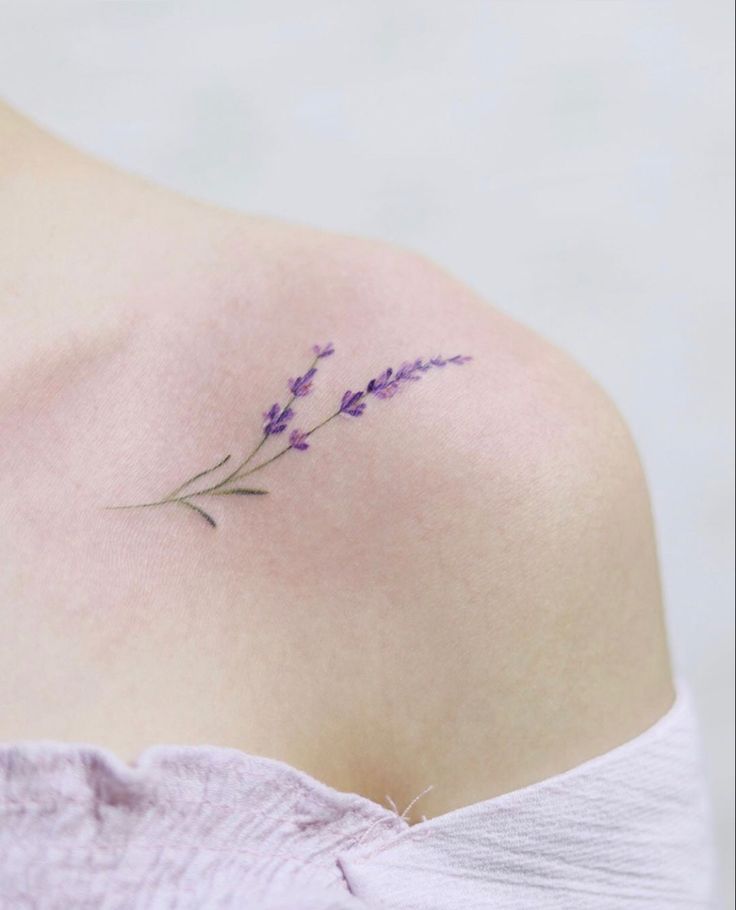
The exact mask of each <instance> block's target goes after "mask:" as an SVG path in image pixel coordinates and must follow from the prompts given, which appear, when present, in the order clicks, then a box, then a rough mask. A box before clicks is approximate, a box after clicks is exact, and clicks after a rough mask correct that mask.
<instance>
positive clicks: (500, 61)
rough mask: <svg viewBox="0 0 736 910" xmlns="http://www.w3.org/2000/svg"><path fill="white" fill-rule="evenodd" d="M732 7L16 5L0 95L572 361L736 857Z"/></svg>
mask: <svg viewBox="0 0 736 910" xmlns="http://www.w3.org/2000/svg"><path fill="white" fill-rule="evenodd" d="M731 7H732V4H731V3H730V2H726V0H723V2H720V0H710V2H708V0H690V2H672V0H545V2H534V0H517V2H509V0H504V2H498V0H497V2H492V0H491V2H488V0H486V2H482V0H467V2H463V0H460V2H458V0H454V2H444V0H423V2H405V0H372V2H370V3H369V2H365V0H362V2H352V3H338V2H327V0H313V2H309V3H305V2H298V0H283V2H268V3H266V2H261V3H254V2H214V3H213V2H208V3H198V4H189V3H156V2H128V3H102V2H97V3H84V4H79V3H77V4H71V3H62V4H51V3H47V4H43V3H35V4H20V3H18V4H14V5H8V4H5V5H3V6H2V8H0V92H2V93H4V94H5V96H6V97H7V99H8V100H9V101H11V103H14V104H16V105H17V106H18V107H20V108H21V109H22V110H24V111H26V112H27V113H29V114H30V115H32V116H34V117H35V118H37V119H38V120H40V121H41V122H42V123H44V124H46V125H47V126H49V127H51V128H53V129H55V130H56V131H58V132H59V133H60V134H62V135H63V136H65V137H67V138H69V139H70V140H71V141H73V142H74V143H76V144H78V145H80V146H82V147H84V148H86V149H89V150H91V151H93V152H96V153H98V154H100V155H102V156H104V157H105V158H108V159H111V160H112V161H114V162H117V163H118V164H120V165H122V166H123V167H125V168H130V169H133V170H136V171H139V172H141V173H143V174H146V175H148V176H150V177H151V178H153V179H154V180H156V181H159V182H161V183H164V184H167V185H168V186H170V187H173V188H176V189H179V190H183V191H186V192H187V193H190V194H194V195H197V196H200V197H204V198H206V199H210V200H213V201H216V202H219V203H223V204H225V205H228V206H233V207H237V208H242V209H244V210H247V211H255V212H263V213H268V214H271V215H275V216H279V217H284V218H287V219H293V220H297V221H301V222H307V223H312V224H315V225H321V226H326V227H330V228H334V229H337V230H341V231H348V232H352V233H361V234H369V235H375V236H379V237H384V238H387V239H390V240H393V241H396V242H398V243H401V244H405V245H408V246H410V247H414V248H416V249H418V250H421V251H423V252H424V253H426V254H428V255H430V256H431V257H433V258H434V259H436V260H437V261H439V262H440V263H442V264H444V265H445V266H447V267H449V268H450V269H451V270H453V271H454V272H455V273H456V274H457V275H459V276H460V277H462V278H464V279H465V280H466V281H468V282H469V283H470V284H472V285H473V286H475V288H476V289H478V290H479V291H480V292H481V293H482V294H483V295H484V296H485V297H486V298H488V299H489V300H491V301H493V302H494V303H495V304H496V305H498V306H500V307H501V308H502V309H504V310H506V311H507V312H509V313H511V314H513V315H514V316H516V317H518V318H519V319H520V320H522V321H524V322H526V323H528V324H530V325H532V326H534V327H535V328H537V329H538V330H540V331H541V332H543V333H544V334H546V335H547V336H548V337H550V338H552V339H553V340H555V341H556V342H558V343H559V344H560V345H561V346H562V347H564V348H566V349H567V350H568V351H570V352H571V353H573V354H574V355H575V356H576V357H577V358H578V360H580V361H581V362H582V363H583V364H585V366H587V368H588V369H589V370H590V371H591V372H592V373H593V374H594V375H595V376H596V377H598V378H599V379H600V380H601V381H602V383H603V384H604V385H605V386H606V387H607V388H608V389H609V391H610V392H611V393H612V394H613V396H614V398H615V399H616V400H617V402H618V404H619V406H620V407H621V409H622V411H623V412H624V414H625V415H626V417H627V418H628V420H629V422H630V424H631V425H632V427H633V430H634V432H635V435H636V437H637V439H638V442H639V445H640V448H641V451H642V454H643V458H644V462H645V465H646V467H647V470H648V473H649V477H650V482H651V487H652V493H653V498H654V505H655V511H656V517H657V520H658V527H659V537H660V546H661V555H662V564H663V571H664V580H665V586H666V594H667V606H668V613H669V621H670V629H671V638H672V644H673V648H674V653H675V657H676V661H677V665H678V667H679V669H680V671H681V673H682V674H683V675H684V676H686V677H687V678H688V679H689V680H690V682H691V684H692V686H693V687H694V691H695V694H696V697H697V700H698V703H699V707H700V711H701V716H702V720H703V726H704V733H705V741H706V747H707V759H708V763H709V769H710V774H711V780H712V788H713V793H714V797H715V806H716V811H717V816H718V825H719V836H720V841H721V845H722V849H723V855H724V876H725V878H726V880H727V884H726V886H725V887H726V894H727V895H729V894H732V893H733V892H732V888H733V885H732V875H731V872H730V871H729V866H730V867H731V868H732V859H731V860H727V859H725V857H727V856H729V855H730V856H731V857H732V856H733V846H732V835H731V833H730V832H731V825H732V818H733V788H732V785H731V769H732V767H733V745H732V744H733V695H732V692H733V690H732V687H731V685H732V684H731V678H732V676H731V674H732V670H731V668H732V661H733V635H734V623H733V613H732V604H733V582H732V577H733V574H732V570H733V562H732V553H733V531H732V528H733V513H732V505H731V504H732V501H733V495H732V490H733V487H732V480H731V477H732V467H733V438H732V429H731V422H730V415H731V414H732V412H733V398H732V382H731V374H730V364H731V362H732V356H733V348H732V344H733V307H732V300H733V286H732V265H731V263H732V259H731V252H730V251H731V249H732V247H733V228H732V203H731V199H732V194H733V186H732V178H731V176H730V175H731V170H732V164H731V159H732V153H733V149H732V139H731V136H732V129H733V118H732V113H731V111H732V103H733V99H732V87H731V85H730V78H729V75H730V68H731V66H732V45H731V35H732V34H733V26H732V24H731V18H732V12H731Z"/></svg>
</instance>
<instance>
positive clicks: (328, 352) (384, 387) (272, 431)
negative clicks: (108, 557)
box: [108, 342, 472, 527]
mask: <svg viewBox="0 0 736 910" xmlns="http://www.w3.org/2000/svg"><path fill="white" fill-rule="evenodd" d="M334 353H335V348H334V346H333V344H332V342H328V343H327V344H324V345H318V344H315V345H314V346H313V347H312V354H313V356H314V359H313V361H312V363H311V364H310V366H309V367H308V369H307V370H306V372H305V373H304V374H303V375H302V376H297V377H296V378H291V379H289V381H288V383H287V385H288V388H289V391H290V392H291V396H290V397H289V399H288V400H287V401H286V404H285V405H284V406H283V407H282V406H281V405H280V404H279V403H278V402H276V403H275V404H273V405H271V407H270V408H269V409H268V411H266V412H264V414H263V418H264V424H263V430H262V435H261V439H260V441H259V442H258V443H257V444H256V446H255V447H254V448H253V450H252V451H251V452H250V454H249V455H247V456H246V457H245V458H244V459H243V461H241V462H240V464H239V465H237V466H236V467H235V468H233V469H232V470H231V471H230V472H229V473H228V474H227V476H226V477H224V478H222V479H221V480H220V481H218V482H217V483H215V484H212V485H211V486H208V487H205V488H204V489H200V490H196V491H194V492H185V490H187V488H188V487H191V486H192V485H193V484H194V483H196V481H198V480H201V479H202V478H203V477H206V476H208V475H209V474H212V473H213V472H215V471H216V470H217V469H218V468H221V467H223V466H224V465H225V464H226V463H227V462H228V461H230V455H227V456H226V457H225V458H223V459H221V460H220V461H218V462H217V464H216V465H214V466H213V467H211V468H208V469H207V470H205V471H200V472H199V473H198V474H195V475H194V476H193V477H190V478H189V480H187V481H185V482H184V483H183V484H181V485H180V486H178V487H176V488H175V489H174V490H172V491H171V492H170V493H169V494H168V495H167V496H164V497H163V498H162V499H159V500H155V501H153V502H145V503H138V504H137V505H130V506H108V508H111V509H140V508H150V507H153V506H161V505H166V504H172V503H174V504H179V505H182V506H185V507H186V508H188V509H190V510H192V511H194V512H195V513H196V514H198V515H200V516H201V517H202V518H204V520H205V521H207V523H208V524H210V525H211V526H212V527H217V523H216V522H215V520H214V518H213V517H212V516H211V515H210V514H209V513H208V512H206V511H205V510H204V509H203V508H202V507H201V506H200V505H198V504H195V503H193V502H191V500H192V499H194V498H195V497H203V496H233V495H237V496H254V495H256V496H257V495H263V494H266V493H267V492H268V491H267V490H262V489H258V488H252V487H243V486H237V487H232V486H229V484H231V483H233V482H235V481H238V480H241V479H242V478H244V477H249V476H250V475H251V474H255V473H256V472H257V471H261V470H263V468H265V467H267V466H268V465H270V464H272V463H273V462H274V461H276V460H278V459H279V458H282V457H283V456H284V455H285V454H286V453H287V452H290V451H291V450H292V449H295V450H296V451H301V452H304V451H306V450H307V449H309V447H310V444H309V442H308V440H309V437H310V436H312V435H313V434H314V433H316V432H317V431H318V430H321V429H322V428H323V427H325V426H326V425H327V424H328V423H330V422H331V421H333V420H335V419H336V418H337V417H340V416H341V415H345V416H347V417H351V418H355V417H362V415H363V414H364V413H365V410H366V407H367V401H368V398H369V396H372V397H374V398H377V399H388V398H393V396H394V395H396V394H397V393H398V392H399V391H401V389H402V388H403V387H404V386H405V385H406V384H407V383H410V382H418V381H419V380H420V379H421V378H422V376H423V374H424V373H426V372H428V371H429V370H432V369H435V368H443V367H445V366H447V365H448V364H453V365H455V366H462V365H463V364H466V363H468V362H469V361H470V360H471V359H472V358H471V357H469V356H467V355H464V354H455V355H454V356H452V357H446V358H445V357H442V355H439V354H438V355H436V356H435V357H431V358H430V359H429V360H422V359H421V358H419V359H417V360H413V361H405V362H404V363H402V364H401V366H399V367H398V369H396V370H393V369H392V368H391V367H388V368H386V369H385V370H384V371H383V372H382V373H380V374H379V375H378V376H376V377H375V378H373V379H371V380H370V381H369V382H368V383H367V384H366V387H365V389H361V390H359V391H357V392H355V391H353V390H352V389H348V390H347V391H345V392H344V393H343V395H342V397H341V399H340V402H339V405H338V406H337V408H336V410H335V411H333V412H332V413H331V414H329V415H328V416H327V417H326V418H325V419H324V420H322V421H321V422H319V423H317V424H315V425H314V426H313V427H311V428H310V429H309V430H301V429H293V430H292V431H291V433H290V434H289V443H288V445H287V446H285V447H284V448H282V449H280V450H279V451H278V452H276V453H275V454H274V455H272V456H271V457H270V458H268V459H267V460H266V461H262V462H261V463H260V464H257V465H255V466H254V467H250V468H249V467H248V466H249V465H250V464H251V462H252V461H253V459H254V458H255V456H256V455H257V454H258V452H259V451H260V450H261V449H262V448H263V446H264V445H265V443H266V442H267V441H268V440H269V439H270V438H271V437H272V436H278V435H280V434H281V433H283V432H284V431H285V430H286V429H287V427H288V425H289V423H290V422H291V420H292V419H293V417H294V416H295V412H294V409H293V407H292V405H293V404H294V402H295V401H296V399H297V398H304V397H306V396H307V395H309V394H310V393H311V391H312V387H313V382H314V377H315V375H316V373H317V362H318V361H319V360H323V359H324V358H326V357H331V356H332V355H333V354H334Z"/></svg>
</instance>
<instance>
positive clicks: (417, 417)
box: [294, 241, 673, 814]
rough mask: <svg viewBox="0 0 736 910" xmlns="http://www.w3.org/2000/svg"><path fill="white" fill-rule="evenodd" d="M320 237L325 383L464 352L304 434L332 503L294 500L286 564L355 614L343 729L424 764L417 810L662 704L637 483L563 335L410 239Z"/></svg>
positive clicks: (474, 790) (576, 750)
mask: <svg viewBox="0 0 736 910" xmlns="http://www.w3.org/2000/svg"><path fill="white" fill-rule="evenodd" d="M341 243H342V242H341V241H338V242H336V244H335V245H334V246H333V247H332V248H331V253H330V255H331V256H333V257H335V256H338V257H342V256H345V257H346V259H347V260H349V264H348V265H347V267H346V268H344V269H343V271H342V275H343V276H344V277H343V280H346V281H347V286H348V288H349V295H352V300H350V301H349V305H348V304H346V308H345V310H344V311H342V312H341V313H340V315H339V316H338V314H337V313H336V312H333V313H331V316H332V318H334V323H333V324H332V326H327V325H325V327H324V331H325V332H327V331H328V329H329V328H334V334H335V337H336V339H338V340H340V339H341V338H342V340H343V342H344V344H343V347H342V349H341V350H338V351H337V352H336V354H335V360H334V367H335V370H336V374H337V376H339V379H340V380H342V384H343V385H345V384H346V383H347V385H348V386H349V387H350V388H354V386H353V382H354V381H355V382H357V383H359V384H360V383H362V382H364V380H365V378H367V377H368V376H371V375H379V374H381V373H382V372H383V371H384V370H385V369H386V368H388V367H391V368H392V369H394V370H395V369H396V368H397V367H398V366H399V365H400V364H401V363H402V362H405V361H408V362H409V363H413V362H415V358H419V359H422V358H424V360H423V361H422V362H423V363H430V364H431V363H432V358H433V357H436V355H441V356H440V358H439V359H438V360H436V362H437V363H445V362H446V361H447V359H448V358H449V357H452V356H453V355H467V356H470V357H472V360H471V361H469V362H467V363H463V364H462V365H461V366H460V365H457V366H456V365H455V364H449V363H448V364H447V365H446V366H439V367H436V368H435V367H433V368H432V369H429V370H427V371H426V372H423V373H421V381H419V382H416V383H406V384H403V385H402V387H401V389H400V390H398V391H397V394H396V395H395V396H393V397H391V398H390V399H388V400H380V399H377V398H375V397H374V396H369V397H368V398H367V399H366V400H367V404H368V406H367V408H366V411H365V414H364V415H363V416H361V419H360V421H356V422H355V423H354V424H350V423H349V422H347V424H346V425H344V426H339V427H337V428H336V431H335V433H334V435H333V436H331V438H330V441H329V443H328V442H327V440H326V439H325V440H324V442H325V443H326V446H327V448H326V449H325V450H324V451H323V450H321V449H319V448H318V446H317V443H316V440H315V451H314V453H313V454H314V462H313V464H312V465H311V466H310V467H309V468H307V466H306V463H305V464H304V466H303V467H304V470H305V471H306V470H309V471H311V472H314V473H312V474H311V480H310V481H309V484H310V488H311V489H312V490H314V489H315V485H316V488H317V489H319V490H320V491H321V492H320V495H321V496H323V497H325V498H326V500H327V501H328V503H329V502H332V503H333V504H332V505H327V506H324V507H323V508H321V510H320V513H319V517H318V519H317V520H316V521H315V522H314V523H313V519H312V517H311V513H310V512H309V510H307V511H305V512H304V514H302V515H301V524H302V528H303V527H305V526H306V527H312V530H313V531H314V539H315V540H318V541H319V544H318V546H315V547H313V548H310V547H309V546H308V545H307V547H306V551H305V547H304V544H303V543H301V544H300V545H296V544H295V553H296V554H300V555H296V559H297V563H299V562H300V560H301V559H302V558H303V559H304V562H303V564H302V568H303V572H304V577H305V578H310V577H311V578H314V579H319V578H325V577H326V576H329V577H330V579H331V586H332V587H333V590H334V591H335V592H337V594H336V599H335V601H334V602H335V603H338V604H339V603H341V604H343V605H344V604H346V603H348V604H349V608H350V610H351V611H352V614H353V616H355V615H357V616H358V619H355V623H356V624H355V626H354V627H353V629H354V631H358V632H359V634H360V636H361V645H360V655H361V656H360V661H361V664H362V667H363V671H362V672H361V673H359V674H358V676H357V677H356V678H357V679H359V680H361V682H360V685H362V686H363V687H365V685H366V683H365V679H366V678H369V679H370V680H371V686H372V687H373V688H372V689H371V690H370V691H371V695H370V697H369V704H370V708H369V714H370V713H371V712H375V714H374V716H371V717H370V722H371V723H370V725H369V728H370V730H371V736H370V742H365V743H364V742H363V741H362V737H361V736H359V737H358V741H357V742H356V743H355V748H356V749H368V750H369V751H371V750H379V751H380V750H386V752H385V754H383V753H382V756H383V757H382V759H379V758H378V757H377V756H376V760H375V762H372V764H373V765H374V766H375V765H378V764H380V763H381V761H383V764H384V765H385V766H386V767H387V768H391V769H392V778H391V779H392V781H393V786H394V789H396V778H397V776H399V777H403V779H404V780H405V788H406V795H407V796H409V798H410V796H411V794H412V792H413V793H416V792H418V791H419V789H421V787H422V786H423V784H425V783H430V782H432V783H434V784H435V785H436V786H435V790H434V791H433V792H432V794H431V795H430V796H428V797H425V798H424V799H423V806H424V808H423V810H422V811H424V812H427V813H428V814H433V813H434V814H436V813H437V812H441V811H446V810H448V809H451V808H453V807H455V806H457V805H462V804H465V803H468V802H473V801H476V800H478V799H482V798H486V797H488V796H491V795H494V794H496V793H500V792H505V791H507V790H510V789H514V788H516V787H518V786H522V785H524V784H527V783H530V782H532V781H534V780H538V779H541V778H543V777H545V776H548V775H550V774H554V773H557V772H559V771H562V770H564V769H566V768H568V767H571V766H573V765H574V764H577V763H579V762H580V761H583V760H585V759H587V758H590V757H592V756H594V755H596V754H599V753H601V752H603V751H606V750H607V749H610V748H612V747H614V746H615V745H618V744H619V743H621V742H623V741H625V740H627V739H629V738H631V737H633V736H635V735H636V734H638V733H640V732H642V731H643V730H644V729H645V728H646V727H648V726H649V725H650V724H651V723H653V722H654V721H655V720H656V719H657V718H658V717H659V716H661V714H663V713H664V712H665V711H666V709H667V708H668V707H669V705H670V704H671V701H672V698H673V691H672V682H671V677H670V668H669V662H668V654H667V644H666V634H665V631H664V625H663V615H662V603H661V591H660V582H659V573H658V564H657V553H656V543H655V535H654V530H653V523H652V516H651V510H650V504H649V497H648V491H647V485H646V480H645V477H644V474H643V471H642V467H641V463H640V459H639V457H638V453H637V450H636V446H635V444H634V442H633V440H632V438H631V434H630V432H629V430H628V428H627V426H626V424H625V422H624V420H623V419H622V417H621V415H620V413H619V412H618V410H617V409H616V407H615V406H614V404H613V403H612V402H611V400H610V399H609V397H608V396H607V395H606V393H605V392H604V391H603V390H602V389H601V388H600V387H599V386H598V385H597V384H596V383H595V382H594V381H593V380H592V379H591V378H590V376H588V375H587V374H586V373H585V372H584V371H583V370H582V369H581V368H580V367H579V366H578V365H577V364H575V363H574V362H573V361H572V360H571V359H570V358H569V357H567V356H566V355H565V354H564V353H563V352H561V351H560V350H558V349H556V348H555V347H554V346H552V345H551V344H549V343H548V342H546V341H545V340H543V339H542V338H540V337H539V336H537V335H536V334H535V333H533V332H531V331H530V330H528V329H526V328H525V327H523V326H521V325H519V324H518V323H516V322H515V321H514V320H512V319H510V318H509V317H507V316H505V315H502V314H501V313H500V312H498V311H497V310H495V309H494V308H492V307H491V306H490V305H489V304H488V303H486V302H485V301H482V300H479V299H478V298H477V296H476V295H475V294H474V293H473V292H472V291H470V290H469V289H468V288H466V287H464V286H463V285H462V284H461V283H459V282H457V281H456V280H455V279H453V278H452V277H451V276H449V275H447V274H446V273H445V272H444V271H443V270H441V269H439V268H438V267H436V266H434V265H433V264H431V263H429V262H427V261H426V260H424V259H422V258H421V257H418V256H415V255H413V254H410V253H406V252H403V251H399V250H395V249H391V248H386V247H382V246H380V245H365V246H363V247H361V246H360V244H358V245H357V246H356V245H354V244H353V243H352V242H350V243H346V246H344V247H342V246H341ZM333 263H334V260H333ZM326 284H327V285H328V286H329V285H330V282H329V281H326ZM348 376H350V379H348ZM353 376H355V377H356V379H355V380H353V378H352V377H353ZM324 381H325V382H326V383H330V382H331V381H332V380H331V379H328V378H327V376H325V379H324ZM361 387H364V386H362V385H361ZM340 388H342V386H340ZM338 433H339V436H338ZM301 467H302V466H300V468H301ZM294 483H295V486H296V487H297V488H298V487H299V484H300V482H299V481H298V480H296V479H295V478H294ZM295 508H296V509H297V511H298V512H300V514H301V507H300V506H299V505H296V506H295ZM332 596H333V595H332V593H331V594H330V597H332ZM338 637H339V636H338ZM341 644H345V643H344V642H341ZM364 674H365V676H364ZM363 691H366V690H365V688H364V689H363ZM352 697H354V698H359V694H358V690H356V691H355V692H353V693H352ZM399 769H401V770H399ZM385 786H388V782H387V781H381V782H380V783H379V784H378V785H377V792H376V797H377V798H379V799H381V798H382V795H381V796H379V795H378V790H381V788H382V787H384V788H385Z"/></svg>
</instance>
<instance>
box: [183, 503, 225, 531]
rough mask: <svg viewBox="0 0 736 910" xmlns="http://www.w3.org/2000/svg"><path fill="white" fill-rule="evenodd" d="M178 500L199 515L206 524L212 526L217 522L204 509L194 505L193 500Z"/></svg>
mask: <svg viewBox="0 0 736 910" xmlns="http://www.w3.org/2000/svg"><path fill="white" fill-rule="evenodd" d="M178 502H180V503H181V504H182V505H183V506H186V507H187V508H188V509H193V510H194V511H195V512H196V513H197V514H198V515H201V516H202V518H204V520H205V521H206V522H207V523H208V524H210V525H212V527H213V528H216V527H217V522H216V521H215V519H214V518H213V517H212V516H211V515H208V514H207V512H205V510H204V509H200V507H199V506H195V505H194V503H193V502H189V501H188V500H186V499H179V500H178Z"/></svg>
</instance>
